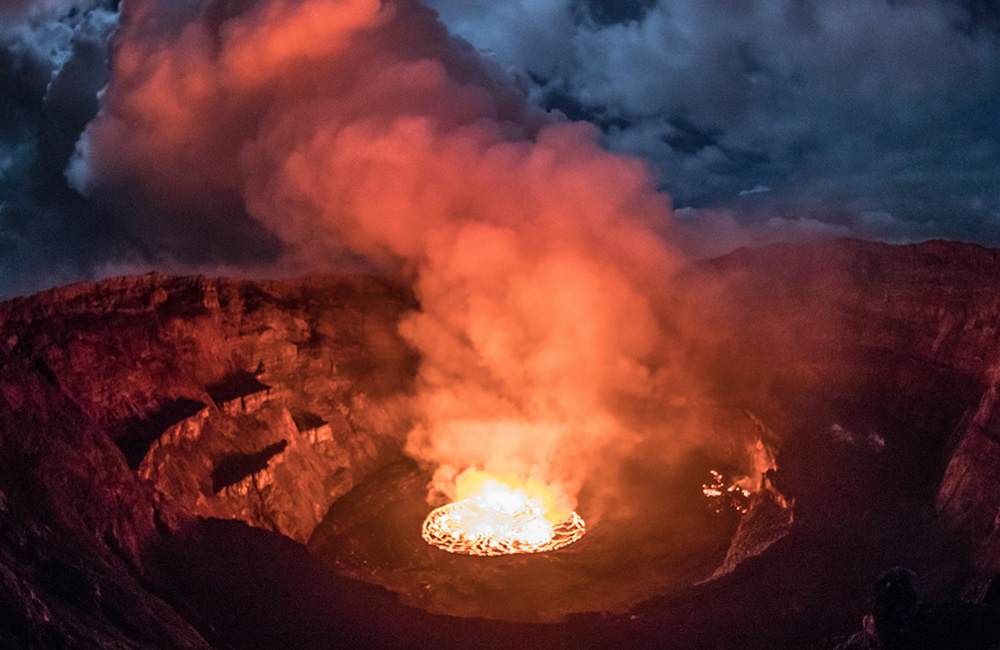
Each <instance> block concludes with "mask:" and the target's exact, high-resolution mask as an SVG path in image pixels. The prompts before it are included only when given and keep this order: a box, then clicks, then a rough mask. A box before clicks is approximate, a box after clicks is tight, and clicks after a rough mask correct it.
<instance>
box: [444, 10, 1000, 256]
mask: <svg viewBox="0 0 1000 650" xmlns="http://www.w3.org/2000/svg"><path fill="white" fill-rule="evenodd" d="M429 4H430V5H431V6H433V7H435V8H436V9H438V10H439V11H440V12H441V15H442V18H443V19H444V21H445V22H446V23H447V24H448V25H449V26H450V27H451V28H452V29H453V30H454V31H456V32H457V33H458V34H460V35H462V36H463V37H465V38H467V39H468V40H469V41H470V42H472V43H475V44H476V45H477V46H478V47H481V48H483V49H484V50H486V51H488V52H490V53H492V56H494V57H495V59H496V60H498V61H500V62H502V63H503V64H504V65H508V66H511V67H513V68H516V69H518V70H521V71H524V73H525V74H526V75H527V76H529V77H530V78H532V79H533V81H534V84H533V93H534V96H535V97H536V99H537V101H539V102H540V103H541V104H542V105H545V106H548V107H552V108H557V109H560V110H562V111H564V112H566V114H568V115H570V116H573V117H578V118H583V119H588V120H591V121H593V122H594V123H597V124H599V125H600V126H601V127H602V129H603V131H604V138H603V141H604V143H605V144H606V145H607V146H609V147H611V148H613V149H615V150H618V151H627V152H630V153H633V154H638V155H640V156H642V157H644V158H645V159H647V160H649V161H651V162H653V163H654V164H655V165H656V166H657V168H658V175H659V181H660V184H661V186H662V187H663V188H665V189H666V190H668V191H669V192H670V193H671V194H672V195H673V196H674V198H675V201H676V202H677V205H678V206H679V207H690V208H695V209H697V210H699V211H701V213H702V214H705V215H707V216H708V221H713V220H717V219H718V217H717V215H715V214H714V211H717V210H724V211H728V213H729V214H731V215H735V216H736V218H737V219H738V220H739V222H740V224H741V225H742V226H744V227H746V228H747V229H748V231H749V234H750V236H749V237H748V241H749V242H754V241H757V240H758V239H759V237H758V236H757V235H754V234H753V233H755V232H758V231H760V230H762V229H767V228H766V226H765V225H764V224H766V222H768V221H772V220H774V219H781V220H782V221H785V222H787V223H786V225H785V229H786V230H792V229H796V228H797V227H798V226H799V225H801V226H802V228H803V230H805V231H808V230H811V226H809V223H811V222H814V221H818V222H821V223H824V224H827V225H828V226H830V227H831V228H836V229H839V230H840V231H841V232H843V233H845V234H851V235H854V236H860V237H869V238H878V239H885V240H889V241H909V240H920V239H926V238H928V237H949V238H956V239H963V240H970V241H978V242H980V243H984V244H988V245H1000V182H998V181H997V179H998V178H1000V120H997V104H996V99H995V98H996V97H997V96H1000V9H998V8H997V7H996V5H995V3H984V2H976V1H966V0H962V1H955V0H905V1H900V2H884V1H874V2H872V1H871V0H849V1H847V2H834V3H831V2H819V1H815V0H804V1H803V0H779V1H777V2H774V1H771V0H749V1H746V2H739V3H724V4H717V3H706V2H699V1H698V0H659V1H658V2H655V1H653V0H649V1H641V0H635V1H632V2H624V3H622V2H610V1H609V0H541V1H538V2H503V3H494V2H484V1H476V0H472V1H470V0H429ZM759 186H766V187H768V188H770V190H771V191H770V192H768V193H753V192H752V190H753V188H755V187H759ZM692 218H693V217H692ZM800 222H801V223H800ZM710 236H711V235H710V229H709V228H705V232H704V235H703V238H704V237H710Z"/></svg>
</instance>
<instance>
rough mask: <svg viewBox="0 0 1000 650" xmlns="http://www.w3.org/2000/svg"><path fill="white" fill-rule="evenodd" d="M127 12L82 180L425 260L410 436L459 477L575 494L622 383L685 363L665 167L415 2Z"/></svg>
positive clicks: (294, 259)
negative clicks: (567, 110) (669, 294)
mask: <svg viewBox="0 0 1000 650" xmlns="http://www.w3.org/2000/svg"><path fill="white" fill-rule="evenodd" d="M121 23H122V26H121V28H120V31H119V33H118V35H117V37H116V42H115V49H114V57H113V68H112V78H111V82H110V84H109V86H108V87H107V89H106V91H105V93H104V95H103V98H102V102H101V110H100V114H99V116H98V117H97V119H95V120H94V121H93V122H92V123H91V124H90V125H89V126H88V128H87V130H86V133H85V135H84V137H83V138H82V139H81V141H80V144H79V147H78V153H77V156H76V159H75V160H74V162H73V164H72V166H71V168H70V171H69V176H70V179H71V181H72V182H73V183H74V184H75V186H76V187H78V188H80V189H81V190H82V191H84V192H89V193H92V194H93V195H95V196H118V197H120V196H122V195H125V196H133V197H136V201H140V200H141V204H142V205H144V206H152V207H150V208H148V209H147V210H153V213H154V214H155V215H156V218H155V219H152V220H150V218H149V216H150V214H149V212H144V213H143V214H136V215H135V216H134V219H135V220H136V221H137V223H136V228H138V229H141V228H148V227H150V221H152V223H153V226H154V227H156V228H159V229H161V230H160V232H159V233H158V235H159V236H160V238H161V240H170V239H171V238H174V239H176V241H177V242H178V250H183V249H185V248H186V247H190V246H192V245H195V244H197V242H196V241H194V240H197V239H204V240H211V239H213V238H216V239H217V238H218V236H219V235H218V234H217V233H219V232H221V233H227V235H234V234H235V235H234V236H235V239H236V240H239V238H240V237H244V238H246V237H256V238H258V239H260V240H266V239H268V238H273V239H274V240H275V241H277V242H278V243H280V246H278V247H276V248H275V250H276V251H277V253H276V256H275V259H274V260H273V262H274V263H275V264H277V265H279V266H283V267H286V268H309V269H316V268H336V266H337V265H339V264H342V263H343V261H344V259H345V258H346V257H349V256H350V255H356V254H360V255H362V256H363V257H364V259H366V260H373V261H374V262H375V263H377V264H379V265H380V266H382V267H383V268H391V269H394V270H397V271H402V272H403V273H406V274H408V275H409V276H410V277H412V278H413V281H414V286H415V290H416V293H417V297H418V298H419V301H420V304H421V310H420V311H419V312H418V313H414V314H411V315H410V316H409V317H408V318H407V319H406V320H405V321H404V322H403V323H402V325H401V329H402V332H403V335H404V336H405V337H406V338H407V339H408V340H410V341H411V342H412V343H413V344H414V345H415V346H417V348H419V350H421V352H422V353H423V355H424V362H423V364H422V367H421V370H420V376H419V396H418V397H419V400H418V401H419V404H420V405H421V407H422V415H423V417H422V424H421V425H420V426H419V427H418V428H417V429H416V430H415V431H414V432H413V433H412V434H411V436H410V440H409V444H408V451H409V453H411V454H413V455H414V456H417V457H419V458H422V459H424V460H426V461H428V462H430V463H432V464H433V465H435V466H436V467H438V468H439V471H438V473H437V475H436V478H437V487H438V488H439V489H442V490H444V491H446V492H448V491H449V490H450V489H451V486H452V485H453V481H454V478H455V474H456V472H458V471H460V470H463V469H465V468H467V467H470V466H478V467H480V468H484V469H487V470H491V471H500V472H515V473H517V474H519V475H521V476H524V477H533V478H538V479H541V480H544V481H545V482H547V483H549V484H552V485H555V486H557V487H558V488H559V489H560V491H561V492H562V494H563V495H564V496H565V498H566V500H567V502H566V505H568V506H570V507H571V506H572V505H573V503H572V500H573V497H574V495H575V494H576V493H577V491H578V489H579V488H580V486H581V483H582V481H583V479H584V478H585V476H586V473H587V472H588V471H589V469H590V468H591V467H592V466H593V465H594V464H596V463H597V462H598V460H599V459H600V457H601V455H602V454H604V453H607V452H608V451H609V450H611V449H615V448H618V447H622V446H624V447H627V445H628V444H629V442H630V440H631V434H629V433H628V430H629V429H628V427H627V426H626V424H625V422H624V421H623V418H622V416H621V413H622V409H621V404H623V403H626V402H628V401H629V400H632V401H634V400H637V399H643V398H648V397H650V396H651V395H652V393H653V391H655V390H657V387H658V386H660V385H661V384H662V383H663V382H664V381H666V380H665V379H664V377H663V376H661V374H659V373H658V369H662V368H665V367H667V366H668V365H669V359H667V358H665V356H664V355H665V352H666V351H669V345H667V340H666V336H665V333H664V328H665V324H666V323H668V322H669V314H668V313H667V312H666V311H665V310H664V309H663V304H664V301H663V300H662V296H659V295H657V293H656V290H654V289H653V288H654V287H663V286H664V285H665V284H666V283H667V281H668V278H669V276H670V274H671V273H672V271H673V270H674V268H675V266H676V263H677V256H676V255H675V254H674V253H673V252H672V251H671V250H670V249H669V248H668V246H667V245H666V244H665V243H664V242H665V239H664V237H663V236H662V234H663V232H664V231H665V229H666V228H667V227H668V222H669V219H670V217H671V208H670V203H669V199H668V197H666V196H665V195H663V194H661V193H658V192H657V191H656V187H655V182H654V179H653V178H652V177H651V175H650V174H649V172H648V171H647V170H646V168H645V167H644V166H643V165H642V164H640V163H639V162H638V161H637V160H635V159H632V158H628V157H623V156H616V155H613V154H610V153H608V152H606V151H605V150H603V149H602V148H601V147H600V146H599V144H598V132H597V129H596V128H594V127H592V126H590V125H587V124H579V123H577V124H573V123H567V122H563V121H554V120H553V118H551V117H550V116H548V115H547V114H545V113H542V112H540V111H539V110H537V109H534V108H532V107H531V106H530V105H529V104H528V103H527V102H526V101H525V98H524V94H523V92H522V91H521V90H520V89H519V88H518V87H517V86H516V80H513V79H511V78H509V77H508V76H507V75H505V74H503V73H501V72H500V71H499V70H497V69H495V68H494V67H492V66H490V65H489V64H486V63H484V62H483V61H482V59H481V58H480V57H479V56H478V55H477V54H476V53H475V52H473V51H472V50H471V48H470V47H469V46H468V45H466V44H464V43H463V42H461V41H457V40H455V39H453V38H452V37H451V36H449V34H448V33H447V31H446V30H445V29H444V27H443V26H442V25H441V24H440V23H439V22H438V20H437V18H436V15H435V14H434V13H433V12H432V11H430V10H428V9H426V8H424V7H423V6H421V5H420V4H418V3H416V2H411V1H408V0H394V1H387V2H380V1H379V0H303V1H286V0H271V1H267V2H256V3H231V2H206V3H203V4H202V5H200V6H199V5H195V4H188V3H177V2H174V1H173V0H134V1H132V2H129V3H127V4H126V5H125V7H124V8H123V14H122V20H121ZM220 215H221V216H220ZM126 217H127V214H126V213H122V214H121V216H120V218H126ZM203 245H205V246H212V245H216V244H214V243H212V242H211V241H205V242H203Z"/></svg>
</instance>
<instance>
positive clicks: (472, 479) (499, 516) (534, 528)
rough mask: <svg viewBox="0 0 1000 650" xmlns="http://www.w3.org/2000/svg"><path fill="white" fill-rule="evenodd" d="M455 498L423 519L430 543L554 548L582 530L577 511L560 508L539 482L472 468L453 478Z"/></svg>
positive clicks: (458, 547)
mask: <svg viewBox="0 0 1000 650" xmlns="http://www.w3.org/2000/svg"><path fill="white" fill-rule="evenodd" d="M457 487H458V496H459V499H458V500H456V501H454V502H453V503H449V504H448V505H446V506H443V507H441V508H437V509H436V510H434V511H433V512H431V513H430V514H429V515H428V516H427V519H426V520H424V525H423V531H422V536H423V538H424V540H425V541H427V543H428V544H431V545H432V546H435V547H437V548H440V549H442V550H445V551H448V552H449V553H461V554H464V555H514V554H519V553H543V552H545V551H554V550H556V549H559V548H563V547H564V546H568V545H569V544H572V543H573V542H575V541H577V540H578V539H580V538H581V537H583V534H584V532H585V525H584V521H583V519H582V518H580V516H579V515H578V514H576V513H575V512H573V511H571V510H568V509H566V508H561V507H559V506H558V501H557V500H556V499H555V498H554V496H553V494H552V492H551V490H549V489H548V488H547V487H546V486H545V485H544V484H543V483H541V482H540V481H534V480H530V479H529V480H527V481H520V480H518V479H516V478H514V477H510V476H496V475H491V474H488V473H486V472H479V471H476V470H470V471H467V472H465V473H463V475H462V476H460V477H459V480H458V482H457Z"/></svg>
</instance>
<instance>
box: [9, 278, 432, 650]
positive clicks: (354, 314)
mask: <svg viewBox="0 0 1000 650" xmlns="http://www.w3.org/2000/svg"><path fill="white" fill-rule="evenodd" d="M412 307H413V302H412V298H411V297H410V296H409V294H408V293H407V292H406V291H404V290H401V289H399V288H398V287H396V286H394V285H392V284H391V283H388V282H384V281H380V280H375V279H366V278H339V279H317V280H306V281H299V282H285V283H280V282H279V283H271V282H267V283H253V282H234V281H226V280H215V281H212V280H206V279H204V278H165V277H162V276H157V275H149V276H143V277H136V278H122V279H116V280H109V281H106V282H102V283H100V284H96V285H74V286H71V287H66V288H63V289H56V290H53V291H50V292H46V293H44V294H40V295H39V296H36V297H34V298H30V299H18V300H14V301H10V302H7V303H3V304H0V467H2V470H0V520H2V527H0V530H2V534H3V536H4V541H3V543H2V546H0V581H2V584H3V593H4V597H3V599H2V600H0V607H2V608H3V612H2V615H0V620H3V621H4V623H3V625H2V626H0V639H2V644H0V645H2V646H3V647H32V646H36V647H59V646H67V647H85V646H91V647H133V646H154V647H204V645H205V642H204V640H203V639H202V637H201V636H200V635H199V633H198V632H195V630H194V629H193V628H192V627H191V625H190V624H189V623H188V622H186V621H185V620H184V619H183V618H182V617H180V616H179V615H177V614H176V612H175V611H174V610H173V609H172V608H171V606H170V605H168V604H166V603H165V602H164V601H163V600H161V599H160V598H159V597H158V596H157V595H155V594H156V590H155V589H154V590H152V591H150V590H149V589H148V587H147V585H145V583H144V581H145V579H146V578H144V576H145V574H146V566H145V563H144V555H145V553H146V549H148V548H149V547H150V546H151V545H153V544H156V543H158V541H159V540H160V539H161V538H162V537H163V536H164V535H167V536H169V535H171V534H172V531H175V530H178V529H180V528H182V527H184V526H189V525H190V524H189V523H186V522H189V521H191V518H192V517H193V516H195V515H203V516H221V517H227V518H228V517H236V518H241V519H243V520H244V521H246V522H248V523H250V524H253V525H257V526H263V527H267V528H271V529H274V530H278V531H280V532H283V533H286V534H288V535H289V536H291V537H293V538H297V539H299V540H302V541H304V540H305V539H307V538H308V536H309V534H310V533H311V531H312V528H313V527H314V526H315V525H316V523H317V522H318V521H319V520H320V518H321V517H322V515H323V513H324V512H325V511H326V509H327V507H328V506H329V504H330V503H332V502H333V501H334V500H335V499H336V498H337V497H338V496H340V495H341V494H343V493H345V492H346V491H348V490H349V489H350V488H351V486H352V485H353V484H354V483H355V482H357V481H358V480H359V479H360V478H362V477H364V476H365V475H366V474H368V473H370V472H371V471H372V470H374V469H375V468H377V467H379V466H380V465H382V464H384V463H386V462H388V461H389V460H392V459H394V458H397V457H398V455H399V449H400V446H401V443H402V440H403V437H404V435H405V433H406V430H407V426H408V425H407V420H408V417H409V415H408V411H407V407H406V401H405V393H406V391H407V389H408V386H409V382H410V381H411V380H412V377H413V373H414V370H415V358H414V356H413V354H412V353H411V352H410V351H409V350H408V349H407V348H406V347H405V346H404V345H403V344H402V342H401V341H400V340H399V339H398V337H397V336H396V333H395V322H396V318H397V317H398V315H399V314H400V313H401V312H402V311H403V310H405V309H408V308H412ZM293 414H302V415H303V416H304V417H303V419H302V420H301V421H304V422H307V423H309V426H308V427H304V428H302V429H301V430H300V428H299V426H298V425H296V423H295V419H294V417H293ZM268 450H270V451H272V452H273V453H268V454H267V455H266V456H267V457H266V458H265V457H264V456H263V455H260V456H254V455H255V454H262V452H264V451H268ZM241 456H242V457H254V458H255V459H256V460H258V461H260V462H259V463H257V464H253V463H250V464H242V465H241V464H240V463H239V462H238V459H239V458H241ZM238 469H240V470H242V472H237V471H236V470H238ZM227 472H228V473H227ZM234 472H236V473H234ZM222 476H225V477H226V480H223V481H222V483H221V484H220V483H219V480H220V477H222ZM213 479H214V480H215V482H213Z"/></svg>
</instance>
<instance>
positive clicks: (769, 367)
mask: <svg viewBox="0 0 1000 650" xmlns="http://www.w3.org/2000/svg"><path fill="white" fill-rule="evenodd" d="M707 266H708V267H709V268H710V269H711V270H710V271H709V272H710V273H712V274H714V277H721V278H722V279H723V289H721V290H720V292H719V299H718V300H717V301H716V302H714V303H712V304H713V306H715V307H716V308H717V309H718V313H719V315H720V316H719V317H718V318H717V320H716V323H717V328H718V331H719V332H721V334H720V335H719V337H718V342H719V345H718V351H719V352H718V353H717V354H716V353H713V352H706V354H705V356H706V357H707V358H713V354H716V356H714V358H715V359H716V360H717V361H715V364H716V368H717V372H716V373H715V376H716V377H719V378H721V380H720V390H721V391H722V392H724V393H726V394H730V395H733V396H734V397H735V398H736V399H742V400H745V401H746V403H748V404H752V405H754V407H755V409H756V410H758V411H759V412H761V413H765V414H772V417H773V419H774V420H775V421H779V422H780V420H781V413H788V412H793V413H802V412H805V411H809V412H811V413H814V414H821V413H822V412H823V411H824V410H830V411H831V413H832V412H833V411H834V410H835V409H834V408H833V407H834V405H836V404H837V403H839V405H840V410H841V411H844V410H847V411H856V412H858V413H866V412H867V413H871V412H881V413H882V414H883V415H884V416H885V418H884V419H883V421H882V422H880V423H872V422H865V421H863V418H862V421H858V422H855V423H848V422H838V423H833V422H832V420H831V422H830V424H831V426H830V433H832V434H837V435H839V436H841V437H845V436H846V435H847V434H849V437H850V439H851V441H852V444H855V445H860V446H861V447H862V448H863V447H870V446H871V443H872V442H873V441H875V442H877V444H878V445H880V446H885V445H888V447H889V449H888V454H892V455H894V456H895V458H896V459H897V461H896V469H895V471H898V472H900V473H901V474H904V475H906V477H905V478H904V480H905V481H908V482H910V484H911V485H910V489H912V490H914V491H918V490H923V489H936V490H937V496H936V502H937V507H938V509H939V511H940V512H941V513H942V515H943V517H944V518H945V520H946V521H948V522H950V524H951V525H953V526H955V527H957V528H959V529H960V530H962V531H963V533H964V534H965V535H967V536H968V537H969V539H970V540H971V541H972V542H973V544H974V545H975V546H976V547H977V548H978V549H979V550H978V554H977V557H978V562H979V565H980V568H981V570H982V571H983V575H984V576H989V575H991V574H994V573H996V572H997V570H998V569H1000V556H998V549H1000V534H998V530H1000V490H998V489H997V487H996V486H997V485H1000V433H998V431H1000V425H998V423H1000V410H998V409H1000V404H998V397H997V396H998V387H997V382H998V371H997V368H998V367H1000V252H998V251H996V250H989V249H984V248H981V247H978V246H972V245H965V244H958V243H953V242H927V243H924V244H919V245H910V246H889V245H885V244H878V243H873V242H857V241H839V242H831V243H824V244H813V245H777V246H771V247H766V248H763V249H757V250H742V251H738V252H736V253H733V254H731V255H729V256H726V257H724V258H721V259H719V260H715V261H712V262H710V263H708V265H707ZM734 360H735V362H734ZM803 405H805V406H803ZM844 405H847V408H846V409H845V408H844ZM829 417H830V418H832V417H834V416H833V415H830V416H829ZM801 426H802V424H801V422H799V421H792V422H789V421H787V419H786V421H784V422H781V424H779V427H781V428H783V429H784V430H785V431H786V432H787V431H789V430H791V431H794V430H796V429H797V428H801ZM886 431H887V433H886ZM875 435H877V437H871V436H875ZM866 436H869V437H868V438H866ZM869 451H873V450H872V449H869ZM846 467H847V466H846V465H845V468H846ZM816 481H817V482H820V479H819V478H818V477H817V479H816ZM931 496H932V497H933V494H932V495H931ZM932 501H933V498H932Z"/></svg>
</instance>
